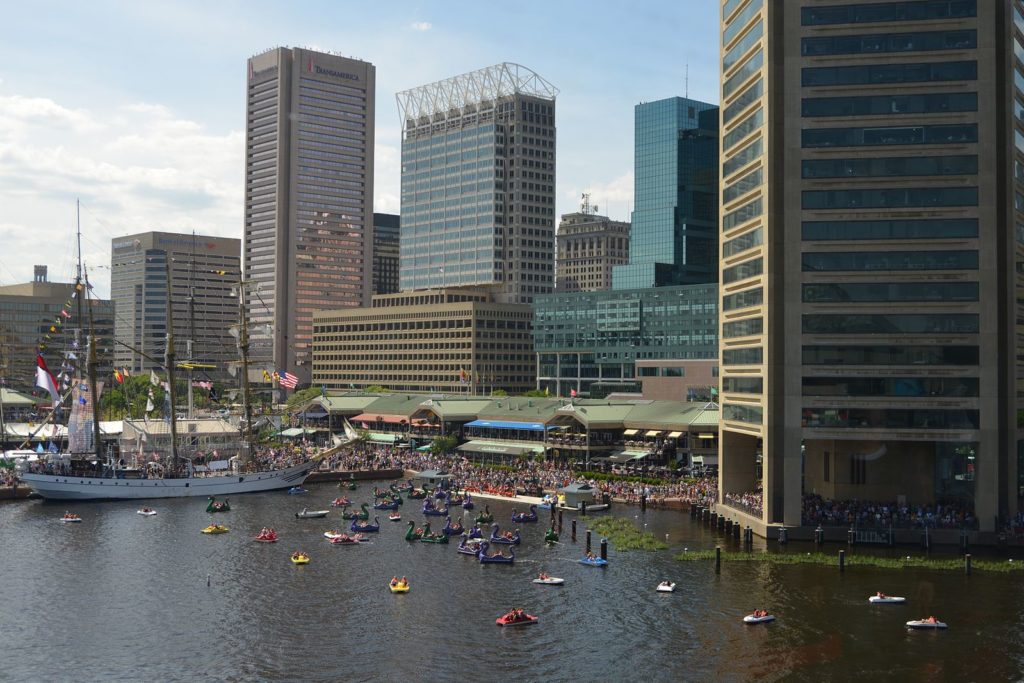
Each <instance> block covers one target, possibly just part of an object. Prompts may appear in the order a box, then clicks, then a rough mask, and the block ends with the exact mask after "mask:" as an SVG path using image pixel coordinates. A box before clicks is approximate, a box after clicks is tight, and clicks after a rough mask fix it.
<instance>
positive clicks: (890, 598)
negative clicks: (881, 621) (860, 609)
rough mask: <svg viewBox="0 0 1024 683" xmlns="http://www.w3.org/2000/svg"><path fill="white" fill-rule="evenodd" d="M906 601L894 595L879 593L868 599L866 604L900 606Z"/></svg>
mask: <svg viewBox="0 0 1024 683" xmlns="http://www.w3.org/2000/svg"><path fill="white" fill-rule="evenodd" d="M906 601H907V599H906V598H901V597H899V596H896V595H886V594H885V593H882V592H881V591H879V592H878V593H875V594H874V595H872V596H871V597H870V598H868V602H870V603H871V604H872V605H902V604H903V603H905V602H906Z"/></svg>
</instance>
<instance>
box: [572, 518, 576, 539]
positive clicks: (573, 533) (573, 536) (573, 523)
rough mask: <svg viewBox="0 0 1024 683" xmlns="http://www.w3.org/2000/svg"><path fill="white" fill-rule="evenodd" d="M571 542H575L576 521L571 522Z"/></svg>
mask: <svg viewBox="0 0 1024 683" xmlns="http://www.w3.org/2000/svg"><path fill="white" fill-rule="evenodd" d="M572 540H573V541H575V540H576V520H575V519H574V520H572Z"/></svg>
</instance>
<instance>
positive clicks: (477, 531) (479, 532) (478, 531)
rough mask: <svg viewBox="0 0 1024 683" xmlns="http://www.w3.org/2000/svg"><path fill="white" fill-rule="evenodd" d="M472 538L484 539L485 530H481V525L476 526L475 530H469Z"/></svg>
mask: <svg viewBox="0 0 1024 683" xmlns="http://www.w3.org/2000/svg"><path fill="white" fill-rule="evenodd" d="M469 537H470V538H483V537H484V530H483V529H481V528H480V525H479V524H474V525H473V528H472V529H470V530H469Z"/></svg>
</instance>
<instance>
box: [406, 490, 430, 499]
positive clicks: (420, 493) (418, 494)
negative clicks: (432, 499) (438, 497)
mask: <svg viewBox="0 0 1024 683" xmlns="http://www.w3.org/2000/svg"><path fill="white" fill-rule="evenodd" d="M405 497H406V498H408V499H409V500H423V499H424V498H426V497H427V490H426V489H410V490H409V492H408V493H406V494H405Z"/></svg>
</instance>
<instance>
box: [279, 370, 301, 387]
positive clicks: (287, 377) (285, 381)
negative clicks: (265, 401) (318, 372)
mask: <svg viewBox="0 0 1024 683" xmlns="http://www.w3.org/2000/svg"><path fill="white" fill-rule="evenodd" d="M277 383H278V384H280V385H281V386H282V387H284V388H285V389H294V388H295V387H296V386H297V385H298V383H299V378H298V377H296V376H295V375H293V374H292V373H290V372H288V371H287V370H285V371H284V372H282V373H281V378H280V379H279V380H277Z"/></svg>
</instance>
